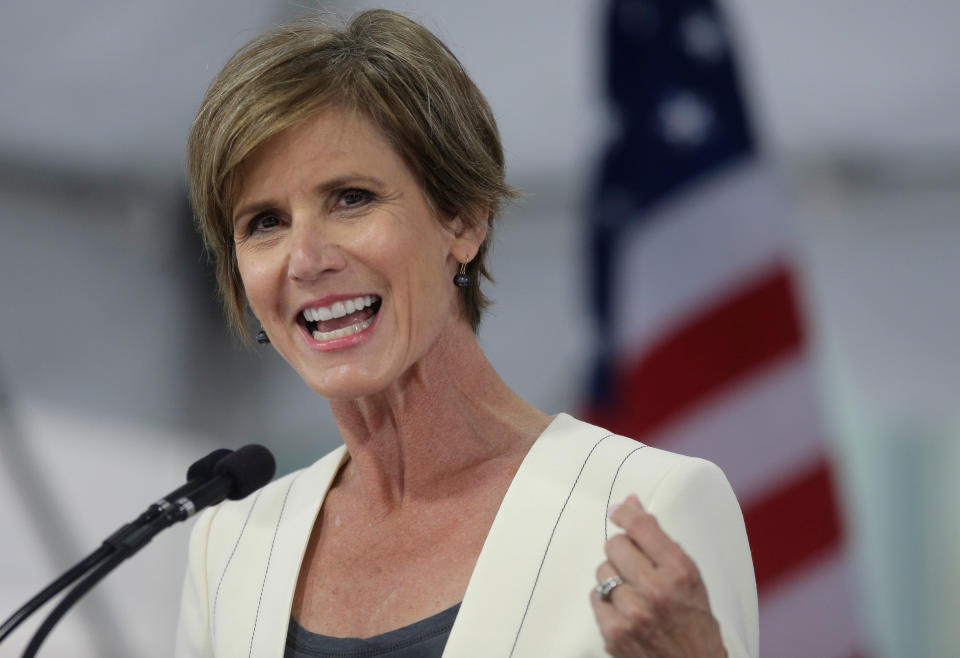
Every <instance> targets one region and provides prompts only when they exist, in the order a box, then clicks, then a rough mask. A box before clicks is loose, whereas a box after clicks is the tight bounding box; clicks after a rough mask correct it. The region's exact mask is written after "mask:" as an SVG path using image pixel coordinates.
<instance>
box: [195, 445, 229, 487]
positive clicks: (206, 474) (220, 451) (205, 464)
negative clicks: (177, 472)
mask: <svg viewBox="0 0 960 658" xmlns="http://www.w3.org/2000/svg"><path fill="white" fill-rule="evenodd" d="M232 453H233V450H229V449H227V448H217V449H216V450H214V451H213V452H211V453H210V454H209V455H207V456H206V457H201V458H200V459H198V460H197V461H195V462H193V463H192V464H190V468H188V469H187V482H189V481H191V480H196V479H200V478H202V479H204V480H209V479H210V478H212V477H213V476H214V475H216V472H214V470H213V469H214V468H215V467H216V465H217V464H218V463H219V462H220V460H221V459H223V458H224V457H226V456H227V455H230V454H232Z"/></svg>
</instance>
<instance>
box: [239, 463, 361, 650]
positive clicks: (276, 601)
mask: <svg viewBox="0 0 960 658" xmlns="http://www.w3.org/2000/svg"><path fill="white" fill-rule="evenodd" d="M347 457H348V455H347V450H346V447H345V446H341V447H340V448H339V449H337V450H335V451H334V452H332V453H330V454H328V455H327V456H326V457H325V458H323V459H321V460H320V461H318V462H317V463H316V464H314V465H313V466H311V467H310V468H308V469H306V470H304V471H302V472H301V473H299V474H298V475H296V476H294V477H293V479H292V480H291V483H290V485H289V487H287V488H286V491H284V492H283V493H282V495H278V500H277V501H273V506H274V508H275V509H277V511H276V512H275V515H276V516H275V517H274V518H275V528H274V531H273V533H272V534H273V538H272V540H271V542H270V548H269V550H267V552H266V556H267V558H266V562H265V564H264V567H263V569H264V571H263V574H264V575H263V580H262V585H260V587H258V590H259V593H258V595H257V600H256V603H255V605H256V607H257V615H256V619H255V621H254V626H253V629H252V631H251V636H250V650H249V654H248V655H250V656H258V657H259V656H263V657H265V658H282V656H283V652H284V648H285V646H286V636H287V628H288V626H289V622H290V608H291V606H292V605H293V595H294V592H295V590H296V586H297V580H298V578H299V574H300V565H301V563H302V562H303V556H304V553H305V552H306V549H307V542H308V541H309V539H310V533H311V531H312V530H313V524H314V521H315V520H316V518H317V514H318V513H319V512H320V507H321V505H323V500H324V498H325V497H326V495H327V491H328V490H329V488H330V485H331V483H332V482H333V480H334V478H335V477H336V475H337V472H338V471H339V470H340V467H341V466H342V465H343V463H344V462H345V461H346V460H347ZM278 493H279V492H278ZM280 498H282V499H280ZM277 505H279V508H277V507H276V506H277ZM271 516H273V514H271ZM258 585H259V583H258ZM251 594H252V592H251ZM230 655H233V654H230ZM238 655H239V654H238Z"/></svg>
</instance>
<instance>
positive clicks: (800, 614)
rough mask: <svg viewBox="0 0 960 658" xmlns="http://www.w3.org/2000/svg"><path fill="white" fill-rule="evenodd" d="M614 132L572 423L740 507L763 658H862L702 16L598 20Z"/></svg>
mask: <svg viewBox="0 0 960 658" xmlns="http://www.w3.org/2000/svg"><path fill="white" fill-rule="evenodd" d="M606 33H607V34H606V37H607V40H606V47H607V59H606V75H607V80H606V82H607V92H608V95H609V96H610V98H611V100H612V104H613V107H614V111H615V116H614V122H613V123H614V124H615V132H614V135H613V138H612V140H611V142H610V144H609V146H608V149H607V151H606V153H605V154H604V156H603V159H602V161H601V165H600V168H599V175H598V180H597V181H596V183H595V185H594V187H593V189H594V190H595V197H593V199H592V202H591V206H590V207H591V211H590V216H589V220H590V223H589V233H590V249H591V254H590V258H591V260H592V267H591V283H590V293H591V304H592V305H593V313H594V315H595V317H596V319H597V328H598V332H599V336H598V338H599V340H598V341H597V344H598V345H599V346H600V347H599V350H598V354H597V356H596V364H595V368H594V374H593V377H592V381H591V391H590V394H591V401H590V403H589V405H588V413H587V417H588V418H589V419H590V420H591V421H592V422H594V423H596V424H598V425H602V426H604V427H607V428H608V429H611V430H613V431H616V432H618V433H620V434H624V435H627V436H632V437H634V438H636V439H638V440H641V441H643V442H645V443H648V444H652V445H656V446H658V447H662V448H664V449H667V450H673V451H675V452H680V453H683V454H689V455H695V456H698V457H704V458H706V459H709V460H711V461H713V462H715V463H716V464H718V465H719V466H720V467H721V468H723V470H724V471H725V472H726V474H727V477H728V478H729V479H730V482H731V484H732V485H733V488H734V490H735V491H736V493H737V497H738V498H739V500H740V504H741V507H742V508H743V511H744V517H745V519H746V524H747V532H748V535H749V538H750V544H751V548H752V551H753V559H754V566H755V569H756V575H757V585H758V588H759V594H760V647H761V655H763V656H772V657H776V658H789V657H791V656H798V657H800V656H802V657H804V658H809V657H812V656H816V657H818V658H840V657H849V656H854V655H862V654H859V651H860V650H861V649H862V647H863V644H864V642H863V636H862V634H861V633H860V632H859V628H858V626H857V624H856V614H855V611H854V604H853V602H854V600H855V593H854V586H853V574H852V568H851V567H852V565H851V560H850V559H849V553H848V551H847V548H846V546H845V542H844V533H843V524H842V520H841V515H840V510H839V501H838V498H837V491H836V488H835V484H834V479H833V473H832V468H831V461H830V458H829V454H828V448H829V443H828V442H827V441H826V440H825V439H826V438H827V437H825V435H824V431H823V426H822V424H821V422H820V418H819V413H818V405H817V400H816V398H815V395H814V390H815V389H814V374H813V371H812V359H811V355H810V351H809V349H808V343H807V339H806V334H805V328H804V319H803V313H802V307H801V304H800V299H799V298H798V290H797V286H796V276H795V267H794V264H793V258H792V256H791V236H790V232H789V222H788V217H789V210H788V203H787V200H786V195H785V194H784V192H783V190H782V189H781V188H780V187H779V186H778V182H777V177H776V175H775V173H774V172H773V171H772V169H771V167H770V166H769V164H768V163H766V162H765V161H764V159H763V158H762V157H761V155H760V153H759V151H758V145H757V140H756V137H755V135H754V131H753V128H752V126H751V123H750V117H749V115H748V112H747V110H746V106H745V101H744V96H743V92H742V90H741V88H740V83H739V79H738V75H737V69H736V61H735V57H734V53H733V51H732V43H731V30H730V28H729V24H728V23H727V22H725V20H724V17H723V16H722V15H721V13H720V11H719V8H718V7H717V6H716V5H715V4H713V3H712V2H710V1H709V0H612V2H611V3H610V5H609V14H608V20H607V24H606Z"/></svg>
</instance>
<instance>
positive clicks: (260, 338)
mask: <svg viewBox="0 0 960 658" xmlns="http://www.w3.org/2000/svg"><path fill="white" fill-rule="evenodd" d="M257 342H258V343H259V344H261V345H269V344H270V336H268V335H267V332H266V331H264V330H263V329H261V330H260V331H258V332H257Z"/></svg>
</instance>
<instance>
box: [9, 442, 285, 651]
mask: <svg viewBox="0 0 960 658" xmlns="http://www.w3.org/2000/svg"><path fill="white" fill-rule="evenodd" d="M213 471H214V476H213V477H212V478H209V479H207V480H206V481H204V482H201V483H200V484H199V486H196V487H194V486H188V487H184V488H182V489H186V490H185V491H184V492H183V494H182V495H181V496H179V497H177V498H176V499H175V500H174V501H172V502H171V501H168V502H170V505H169V506H168V507H165V508H164V509H163V511H162V512H161V513H160V514H159V515H156V516H154V517H153V518H152V520H150V521H149V522H148V523H146V524H145V525H140V526H138V527H135V528H132V529H130V530H129V531H128V532H123V529H121V532H119V533H115V534H114V535H113V536H112V537H111V538H110V539H108V540H107V542H108V543H112V544H113V545H114V547H115V551H114V552H113V553H111V554H110V555H109V556H108V557H107V558H106V559H105V560H103V562H102V563H101V564H100V565H99V566H98V567H97V568H96V569H95V570H94V571H93V572H92V573H90V574H89V575H88V576H87V577H86V578H84V579H83V580H81V581H80V582H79V583H78V584H77V586H76V587H74V588H73V589H72V590H70V592H68V593H67V595H66V596H65V597H64V598H63V600H62V601H60V602H59V603H58V604H57V606H56V607H55V608H54V609H53V611H51V613H50V614H49V615H48V616H47V618H46V619H45V620H44V621H43V624H41V625H40V627H39V628H38V629H37V632H36V633H35V634H34V635H33V638H31V640H30V644H28V645H27V648H26V650H25V651H24V653H23V658H33V657H34V656H36V654H37V651H39V649H40V645H41V644H42V643H43V641H44V639H46V637H47V635H49V634H50V631H52V630H53V627H54V626H55V625H56V624H57V622H58V621H60V619H61V618H62V617H63V616H64V615H65V614H66V613H67V612H68V611H69V610H70V608H71V607H72V606H73V604H75V603H76V602H77V601H79V600H80V598H81V597H82V596H83V595H84V594H86V593H87V592H89V591H90V590H91V589H92V588H93V587H94V586H95V585H96V584H97V583H99V582H100V581H101V580H103V578H104V577H105V576H106V575H107V574H109V573H110V572H111V571H113V570H114V569H115V568H117V566H119V565H120V563H121V562H123V561H124V560H126V559H127V558H129V557H130V556H132V555H133V554H134V553H136V552H137V551H139V550H140V549H141V548H143V547H144V546H146V544H147V543H148V542H149V541H150V540H151V539H153V538H154V537H155V536H156V535H157V534H158V533H159V532H160V531H161V530H164V529H165V528H168V527H170V526H171V525H173V524H174V523H177V522H179V521H185V520H186V519H188V518H189V517H191V516H193V515H194V514H195V513H197V512H199V511H200V510H202V509H204V508H205V507H208V506H210V505H214V504H216V503H219V502H220V501H222V500H223V499H224V498H230V499H231V500H239V499H241V498H245V497H246V496H247V495H249V494H250V493H252V492H254V491H256V490H257V489H259V488H260V487H262V486H263V485H265V484H266V483H267V482H269V481H270V480H271V479H272V478H273V474H274V472H275V471H276V463H275V462H274V459H273V455H272V454H270V451H269V450H267V449H266V448H264V447H263V446H260V445H255V444H251V445H247V446H244V447H242V448H240V449H238V450H237V451H236V452H234V453H232V454H230V455H228V456H226V457H224V458H223V459H221V460H220V461H219V462H217V464H216V466H214V469H213ZM179 492H180V490H178V491H177V492H174V493H179ZM161 507H162V506H161ZM149 512H150V511H149V510H148V512H145V513H144V514H147V513H149ZM118 535H120V536H119V537H118Z"/></svg>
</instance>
